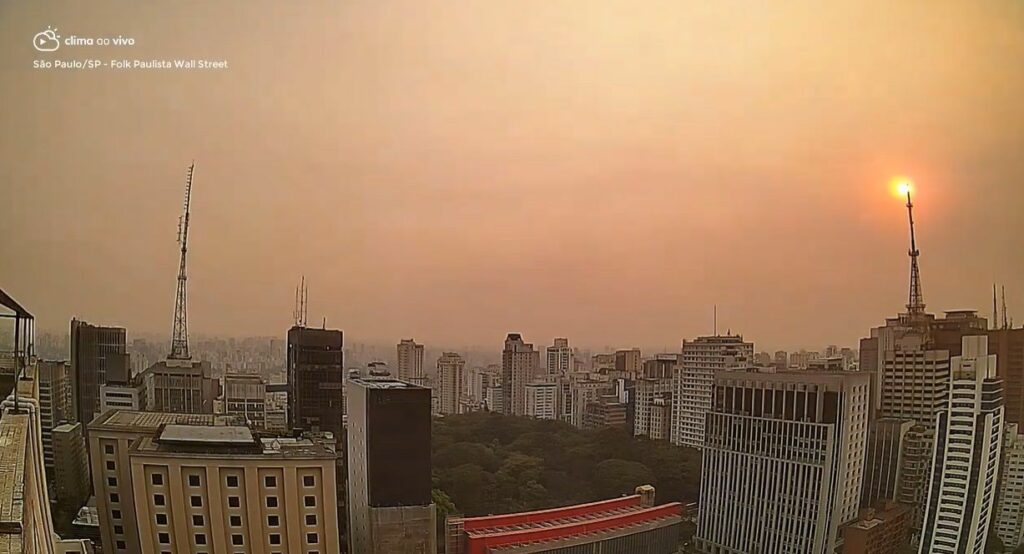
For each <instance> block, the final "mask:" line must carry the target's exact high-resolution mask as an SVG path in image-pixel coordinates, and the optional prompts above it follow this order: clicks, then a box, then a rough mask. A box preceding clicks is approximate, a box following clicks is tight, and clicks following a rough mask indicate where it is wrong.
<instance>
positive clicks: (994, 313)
mask: <svg viewBox="0 0 1024 554" xmlns="http://www.w3.org/2000/svg"><path fill="white" fill-rule="evenodd" d="M998 322H999V306H998V305H997V304H996V284H995V283H992V323H991V325H990V328H991V329H995V328H996V327H997V326H998V325H999V323H998Z"/></svg>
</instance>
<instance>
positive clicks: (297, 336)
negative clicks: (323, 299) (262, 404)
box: [287, 326, 345, 437]
mask: <svg viewBox="0 0 1024 554" xmlns="http://www.w3.org/2000/svg"><path fill="white" fill-rule="evenodd" d="M343 346H344V342H343V337H342V333H341V331H338V330H335V329H313V328H310V327H300V326H295V327H292V328H291V329H289V330H288V361H287V363H288V368H287V371H288V426H289V428H290V429H292V430H293V431H310V432H323V431H329V432H331V433H334V436H335V437H341V436H342V434H343V432H344V424H343V422H344V419H345V391H344V382H345V371H344V367H343V364H344V353H343V351H342V347H343Z"/></svg>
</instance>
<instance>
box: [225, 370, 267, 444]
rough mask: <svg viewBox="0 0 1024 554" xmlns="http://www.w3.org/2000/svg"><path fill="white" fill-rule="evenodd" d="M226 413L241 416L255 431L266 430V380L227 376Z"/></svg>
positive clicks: (234, 374)
mask: <svg viewBox="0 0 1024 554" xmlns="http://www.w3.org/2000/svg"><path fill="white" fill-rule="evenodd" d="M224 413H226V414H232V415H238V416H241V417H242V418H243V419H244V420H245V421H246V422H248V424H249V425H250V426H252V427H253V428H254V429H260V430H262V429H266V427H267V381H266V379H264V378H263V377H260V376H259V375H248V374H243V373H228V374H227V375H225V376H224Z"/></svg>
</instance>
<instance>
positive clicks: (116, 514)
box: [110, 510, 121, 519]
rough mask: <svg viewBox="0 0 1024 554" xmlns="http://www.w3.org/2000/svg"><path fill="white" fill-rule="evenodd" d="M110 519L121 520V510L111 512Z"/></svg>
mask: <svg viewBox="0 0 1024 554" xmlns="http://www.w3.org/2000/svg"><path fill="white" fill-rule="evenodd" d="M110 517H112V518H114V519H121V510H111V511H110Z"/></svg>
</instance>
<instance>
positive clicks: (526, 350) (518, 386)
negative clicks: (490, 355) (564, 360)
mask: <svg viewBox="0 0 1024 554" xmlns="http://www.w3.org/2000/svg"><path fill="white" fill-rule="evenodd" d="M539 366H540V352H538V351H537V350H535V349H534V348H533V345H532V344H529V343H527V342H525V341H523V336H522V335H520V334H519V333H509V334H508V337H507V338H506V339H505V349H504V350H502V352H501V386H502V411H501V413H503V414H505V415H526V384H527V383H532V382H533V381H534V378H535V377H536V375H537V368H538V367H539Z"/></svg>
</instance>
